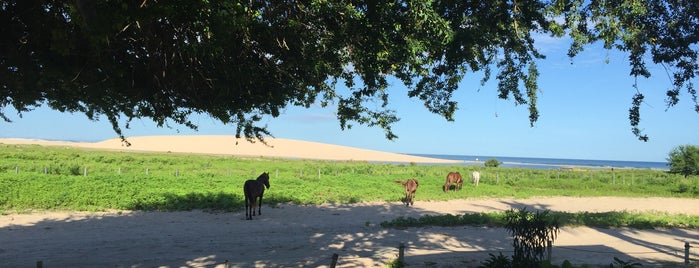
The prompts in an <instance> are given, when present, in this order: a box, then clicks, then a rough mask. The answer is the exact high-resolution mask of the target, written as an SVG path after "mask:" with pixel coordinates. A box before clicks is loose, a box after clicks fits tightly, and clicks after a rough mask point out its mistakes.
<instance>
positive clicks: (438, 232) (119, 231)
mask: <svg viewBox="0 0 699 268" xmlns="http://www.w3.org/2000/svg"><path fill="white" fill-rule="evenodd" d="M521 206H527V207H530V208H546V209H551V210H558V211H570V212H575V211H597V212H601V211H613V210H615V211H620V210H628V211H648V210H654V211H669V212H672V213H683V214H691V215H699V209H697V208H699V199H673V198H611V197H610V198H608V197H603V198H568V197H554V198H536V199H472V200H453V201H448V202H423V201H419V200H418V202H416V204H415V207H413V208H406V207H404V206H403V205H401V204H400V203H363V204H353V205H321V206H294V205H279V206H277V207H263V208H262V210H263V211H262V213H263V215H262V216H259V217H256V218H255V219H254V220H253V221H246V220H244V213H243V211H240V212H233V213H218V212H205V211H189V212H123V213H64V212H47V213H38V214H26V215H25V214H19V215H18V214H15V215H3V216H0V267H35V266H36V262H37V261H39V260H41V261H42V262H43V265H44V267H223V263H224V262H225V261H226V260H229V264H230V266H231V267H328V266H329V265H330V263H331V256H332V254H333V253H337V254H339V256H340V259H339V261H338V266H339V267H383V265H384V264H385V263H386V262H387V261H388V260H390V259H394V258H396V256H397V252H398V250H397V247H398V245H399V244H400V243H404V244H405V245H406V253H405V255H406V257H405V258H406V262H407V264H408V265H409V267H410V266H412V267H475V266H478V265H479V264H480V263H481V262H482V261H483V260H484V259H486V258H487V257H488V253H494V254H497V253H498V252H503V253H504V254H505V255H511V240H510V238H509V236H508V234H507V232H506V230H504V229H500V228H486V227H426V228H407V229H386V228H382V227H380V226H379V223H380V222H382V221H387V220H391V219H394V218H396V217H399V216H411V217H419V216H420V215H424V214H440V213H452V214H455V213H464V212H476V211H499V210H504V209H509V208H519V207H521ZM685 242H690V243H692V245H693V246H694V247H695V248H693V251H692V254H691V257H692V258H693V259H694V260H696V259H698V258H699V250H698V249H696V247H699V230H696V229H671V230H633V229H626V228H622V229H597V228H587V227H579V228H564V229H562V231H561V233H560V234H559V237H558V238H557V239H556V241H555V243H554V249H553V260H554V263H558V264H560V263H561V262H562V261H563V260H565V259H568V260H570V261H572V262H573V263H574V264H583V263H587V264H600V265H609V263H611V262H612V261H613V257H619V258H621V259H623V260H628V259H631V258H635V259H642V260H643V261H644V262H646V263H652V262H657V261H667V262H674V263H681V262H682V261H683V256H684V255H683V254H684V253H683V252H684V251H683V246H684V243H685Z"/></svg>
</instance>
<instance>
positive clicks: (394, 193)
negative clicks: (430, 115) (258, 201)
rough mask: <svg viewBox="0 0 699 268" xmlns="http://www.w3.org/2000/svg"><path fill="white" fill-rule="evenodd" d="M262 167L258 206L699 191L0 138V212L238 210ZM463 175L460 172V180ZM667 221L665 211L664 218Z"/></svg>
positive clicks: (604, 179) (631, 173)
mask: <svg viewBox="0 0 699 268" xmlns="http://www.w3.org/2000/svg"><path fill="white" fill-rule="evenodd" d="M472 170H479V171H481V173H482V174H483V175H482V176H481V181H480V186H479V187H478V188H477V189H476V188H474V187H464V188H463V190H461V191H459V192H457V193H453V194H444V193H443V192H442V185H443V184H444V178H445V175H446V174H447V173H448V172H449V171H459V172H461V173H462V174H470V172H471V171H472ZM262 172H269V173H270V182H271V189H270V190H268V191H267V192H266V193H265V197H264V198H265V203H267V204H274V203H280V202H284V203H286V202H291V203H295V204H320V203H353V202H362V201H398V200H400V198H401V197H402V188H401V186H400V185H398V184H395V183H394V182H393V181H394V180H404V179H406V178H410V177H414V178H417V179H418V180H419V181H420V188H419V192H418V194H417V197H416V199H417V200H418V201H420V200H423V201H424V200H448V199H460V198H474V197H476V198H477V197H515V198H527V197H533V196H628V197H682V198H697V197H699V178H697V177H692V178H687V179H685V178H683V177H682V176H680V175H675V174H669V173H667V172H666V171H660V170H641V169H614V170H613V171H612V170H610V169H574V170H537V169H515V168H484V167H477V166H463V165H453V166H446V165H416V164H404V165H399V164H382V163H368V162H337V161H310V160H290V159H272V158H240V157H232V156H211V155H191V154H172V153H132V152H128V153H127V152H116V151H98V150H86V149H77V148H67V147H45V146H38V145H6V144H0V213H5V214H6V213H18V212H19V213H21V212H24V211H35V210H71V211H103V210H190V209H215V210H227V211H234V210H240V209H242V208H243V206H244V203H243V193H242V185H243V183H244V181H245V180H247V179H253V178H255V177H257V175H259V174H260V173H262ZM465 177H466V176H465ZM667 217H670V216H667Z"/></svg>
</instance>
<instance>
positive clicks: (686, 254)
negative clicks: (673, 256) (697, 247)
mask: <svg viewBox="0 0 699 268" xmlns="http://www.w3.org/2000/svg"><path fill="white" fill-rule="evenodd" d="M690 247H691V246H689V242H684V265H685V266H687V267H689V248H690Z"/></svg>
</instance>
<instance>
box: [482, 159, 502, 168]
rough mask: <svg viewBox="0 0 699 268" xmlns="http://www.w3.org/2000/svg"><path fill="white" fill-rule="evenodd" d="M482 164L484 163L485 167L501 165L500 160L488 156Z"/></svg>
mask: <svg viewBox="0 0 699 268" xmlns="http://www.w3.org/2000/svg"><path fill="white" fill-rule="evenodd" d="M483 165H485V166H486V167H499V166H500V165H502V162H500V160H497V159H495V158H490V159H488V160H485V163H484V164H483Z"/></svg>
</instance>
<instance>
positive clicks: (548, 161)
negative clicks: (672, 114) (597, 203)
mask: <svg viewBox="0 0 699 268" xmlns="http://www.w3.org/2000/svg"><path fill="white" fill-rule="evenodd" d="M410 155H415V156H422V157H432V158H440V159H449V160H461V161H464V165H473V166H482V165H483V163H484V162H485V161H486V160H488V159H491V158H495V159H497V160H498V161H500V162H502V163H503V164H502V165H500V167H510V168H536V169H560V168H565V167H587V168H639V169H660V170H668V169H669V168H668V163H667V162H647V161H617V160H587V159H564V158H535V157H509V156H477V155H442V154H410Z"/></svg>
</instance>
